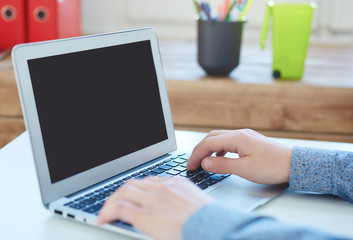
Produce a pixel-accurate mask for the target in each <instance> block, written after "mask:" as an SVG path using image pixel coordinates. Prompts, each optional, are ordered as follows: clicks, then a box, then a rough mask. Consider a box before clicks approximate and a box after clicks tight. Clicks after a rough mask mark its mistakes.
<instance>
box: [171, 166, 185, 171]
mask: <svg viewBox="0 0 353 240" xmlns="http://www.w3.org/2000/svg"><path fill="white" fill-rule="evenodd" d="M173 169H174V170H176V171H179V172H184V171H186V168H185V167H182V166H177V167H175V168H173Z"/></svg>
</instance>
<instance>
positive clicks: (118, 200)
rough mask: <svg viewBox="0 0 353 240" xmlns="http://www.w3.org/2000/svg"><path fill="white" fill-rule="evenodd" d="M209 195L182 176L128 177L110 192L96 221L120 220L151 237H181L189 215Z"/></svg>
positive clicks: (206, 200) (208, 200) (209, 200)
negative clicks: (140, 178)
mask: <svg viewBox="0 0 353 240" xmlns="http://www.w3.org/2000/svg"><path fill="white" fill-rule="evenodd" d="M211 201H212V199H211V198H210V197H209V196H207V195H206V194H205V193H203V192H202V191H201V190H200V189H199V188H198V187H196V186H195V185H194V184H192V183H191V182H190V181H188V180H186V179H182V178H177V177H173V178H162V177H159V178H158V177H147V178H145V179H143V180H130V181H128V182H127V183H125V184H124V185H123V186H121V187H120V188H118V190H117V191H116V192H115V193H113V194H112V195H111V197H110V198H109V199H108V200H107V201H106V202H105V204H104V206H103V208H102V209H101V211H100V213H99V215H98V218H97V224H99V225H101V224H104V223H108V222H111V221H113V220H122V221H124V222H127V223H130V224H132V225H133V226H134V227H135V228H136V229H137V230H139V231H140V232H142V233H144V234H146V235H148V236H151V237H153V238H154V239H181V231H182V228H183V225H184V223H185V222H186V221H187V219H188V218H189V217H190V215H191V214H192V213H193V212H194V211H196V210H197V209H198V208H200V207H202V206H203V205H204V204H207V203H209V202H211Z"/></svg>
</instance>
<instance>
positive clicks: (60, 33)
mask: <svg viewBox="0 0 353 240" xmlns="http://www.w3.org/2000/svg"><path fill="white" fill-rule="evenodd" d="M27 29H28V33H27V37H28V41H29V42H34V41H44V40H51V39H57V38H64V37H75V36H79V35H80V34H81V1H80V0H27Z"/></svg>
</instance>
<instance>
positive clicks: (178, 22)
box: [82, 0, 353, 44]
mask: <svg viewBox="0 0 353 240" xmlns="http://www.w3.org/2000/svg"><path fill="white" fill-rule="evenodd" d="M209 2H210V3H211V4H215V2H217V1H216V0H210V1H209ZM266 2H267V1H265V0H254V1H253V5H252V7H251V9H250V11H249V14H248V18H249V21H248V23H247V24H246V28H245V32H244V34H245V35H244V39H245V40H246V41H258V39H259V36H260V29H261V24H262V19H263V14H264V9H265V5H266ZM302 2H303V1H302ZM313 2H315V3H316V4H317V5H318V8H317V9H316V11H315V15H314V20H313V24H312V37H311V41H312V42H319V43H339V44H353V14H351V10H352V9H353V1H351V0H339V1H333V0H314V1H313ZM82 5H83V6H82V7H83V32H84V33H85V34H93V33H100V32H111V31H118V30H124V29H131V28H139V27H149V26H153V27H155V28H156V29H157V32H158V35H159V38H160V39H167V40H175V39H178V40H193V39H195V38H196V28H195V27H196V24H195V20H194V13H195V12H194V6H193V4H192V1H191V0H176V1H175V0H101V1H98V0H82Z"/></svg>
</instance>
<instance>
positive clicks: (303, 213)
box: [0, 131, 353, 240]
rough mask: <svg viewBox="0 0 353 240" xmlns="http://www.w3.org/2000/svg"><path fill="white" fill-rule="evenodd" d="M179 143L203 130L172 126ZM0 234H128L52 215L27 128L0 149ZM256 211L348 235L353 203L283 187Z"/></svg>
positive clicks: (189, 144)
mask: <svg viewBox="0 0 353 240" xmlns="http://www.w3.org/2000/svg"><path fill="white" fill-rule="evenodd" d="M176 136H177V142H178V147H179V149H183V150H190V151H191V150H192V148H193V146H195V145H196V144H197V143H198V142H199V141H200V140H201V139H202V138H203V137H204V136H205V134H204V133H196V132H186V131H177V132H176ZM277 140H278V141H280V142H282V143H284V144H287V145H290V146H292V145H301V146H311V147H322V148H333V149H340V150H349V151H353V144H346V143H330V142H317V141H307V140H290V139H277ZM0 189H1V198H0V213H1V214H0V216H1V217H0V239H4V240H5V239H6V240H8V239H27V240H31V239H36V240H38V239H50V240H55V239H60V240H62V239H65V240H67V239H85V240H91V239H100V240H101V239H104V240H110V239H130V238H127V237H124V236H121V235H118V234H116V233H112V232H109V231H106V230H101V229H98V228H94V227H91V226H88V225H84V224H81V223H78V222H74V221H71V220H68V219H64V218H61V217H58V216H54V215H53V214H51V213H50V212H48V211H47V210H45V208H44V207H43V206H42V204H41V199H40V193H39V188H38V184H37V178H36V173H35V169H34V162H33V157H32V154H31V149H30V143H29V138H28V133H27V132H25V133H23V134H22V135H20V136H19V137H18V138H16V139H15V140H13V141H12V142H11V143H9V144H8V145H7V146H5V147H4V148H2V149H1V150H0ZM256 212H258V213H261V214H266V215H271V216H274V217H276V218H278V219H280V220H283V221H287V222H291V223H295V224H302V225H305V226H311V227H316V228H319V229H323V230H325V231H328V232H331V233H333V234H336V235H340V236H346V237H351V238H353V228H352V223H353V204H349V203H347V202H345V201H342V200H340V199H338V198H336V197H333V196H327V195H321V194H307V193H305V194H304V193H295V192H291V191H288V190H286V191H285V192H283V193H282V194H281V195H279V196H278V197H276V198H275V199H273V200H271V201H270V202H269V203H267V204H265V205H264V206H262V207H260V208H259V209H257V210H256Z"/></svg>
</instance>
